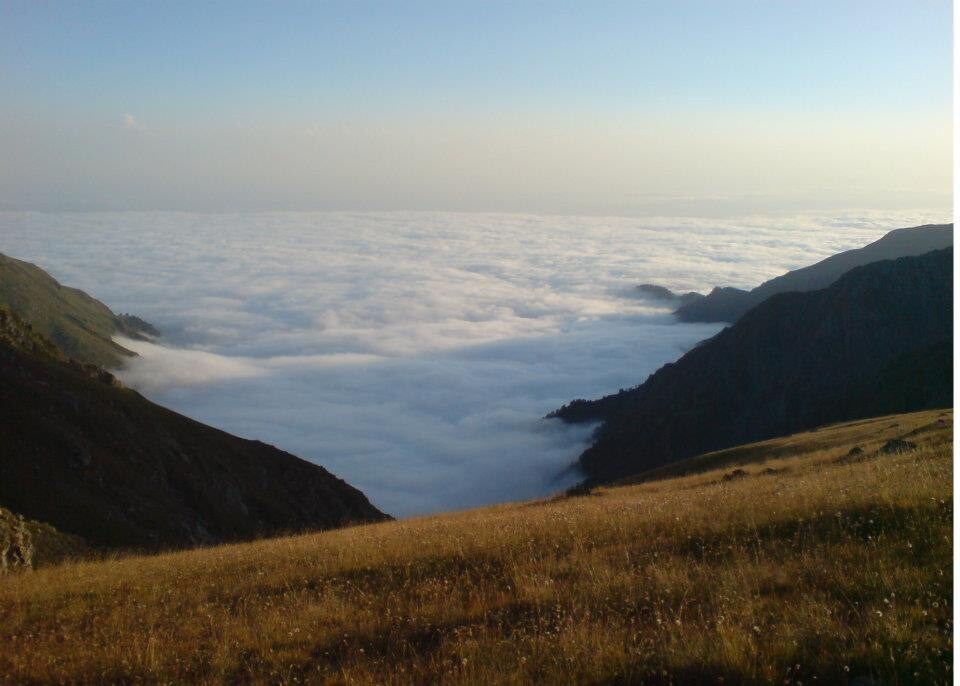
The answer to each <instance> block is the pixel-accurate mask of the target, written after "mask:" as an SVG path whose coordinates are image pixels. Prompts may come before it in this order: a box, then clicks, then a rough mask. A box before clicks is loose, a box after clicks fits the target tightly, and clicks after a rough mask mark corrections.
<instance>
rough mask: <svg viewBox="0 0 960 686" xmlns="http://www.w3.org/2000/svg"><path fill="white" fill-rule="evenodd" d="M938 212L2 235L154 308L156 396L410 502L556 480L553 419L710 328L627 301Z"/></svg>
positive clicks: (360, 217)
mask: <svg viewBox="0 0 960 686" xmlns="http://www.w3.org/2000/svg"><path fill="white" fill-rule="evenodd" d="M934 220H941V221H942V220H943V217H941V216H939V215H938V214H935V213H929V212H913V213H901V214H894V213H884V214H878V213H856V214H850V215H848V216H841V217H836V216H812V215H807V216H797V217H777V218H771V217H752V218H743V219H740V220H736V221H720V220H717V221H713V220H711V221H705V220H694V219H677V218H648V219H622V218H569V217H547V216H532V215H531V216H525V215H495V214H493V215H483V214H446V213H263V214H231V215H224V214H217V215H213V214H186V213H106V214H103V213H86V214H85V213H77V214H41V213H0V251H2V252H5V253H8V254H10V255H13V256H16V257H20V258H23V259H27V260H30V261H34V262H37V263H38V264H40V265H41V266H42V267H44V268H45V269H47V270H48V271H50V272H51V273H52V274H53V275H54V276H55V277H57V278H58V279H60V280H61V281H63V282H65V283H68V284H71V285H75V286H78V287H80V288H83V289H84V290H87V291H88V292H90V293H92V294H93V295H95V296H96V297H98V298H100V299H101V300H103V301H105V302H106V303H107V304H109V305H110V306H111V307H112V308H113V309H114V310H115V311H130V312H134V313H136V314H138V315H140V316H143V317H144V318H146V319H147V320H149V321H151V322H153V323H154V324H156V325H157V326H158V327H159V328H160V329H161V330H162V331H163V332H164V336H163V337H162V338H161V339H160V340H159V341H158V342H157V343H141V342H132V341H124V345H127V346H130V347H133V348H135V349H137V350H138V352H140V353H141V357H140V358H138V359H137V360H135V361H134V362H133V363H132V364H131V365H130V367H129V368H128V369H126V370H125V371H124V372H123V374H122V375H123V378H124V379H125V381H126V382H127V383H128V384H130V385H132V386H134V387H136V388H138V389H140V390H141V391H142V392H143V393H144V394H145V395H147V396H148V397H150V398H152V399H154V400H156V401H157V402H160V403H162V404H164V405H167V406H169V407H172V408H174V409H176V410H178V411H181V412H184V413H185V414H188V415H190V416H192V417H195V418H197V419H200V420H201V421H205V422H207V423H210V424H213V425H215V426H218V427H220V428H223V429H225V430H227V431H231V432H233V433H236V434H239V435H243V436H247V437H251V438H259V439H261V440H264V441H267V442H270V443H274V444H276V445H278V446H280V447H281V448H284V449H286V450H289V451H291V452H294V453H296V454H298V455H301V456H303V457H305V458H307V459H311V460H314V461H316V462H318V463H320V464H323V465H324V466H326V467H327V468H329V469H331V470H332V471H333V472H335V473H336V474H338V475H339V476H341V477H343V478H345V479H347V480H348V481H350V482H351V483H353V484H355V485H357V486H358V487H360V488H361V489H363V490H364V491H365V492H367V494H368V495H369V496H370V497H371V499H372V500H373V501H374V502H375V503H376V504H377V505H378V506H379V507H381V508H382V509H385V510H387V511H389V512H391V513H394V514H399V515H408V514H416V513H424V512H431V511H436V510H442V509H450V508H462V507H471V506H475V505H481V504H486V503H490V502H496V501H502V500H512V499H519V498H529V497H536V496H541V495H544V494H546V493H549V492H552V491H554V490H557V489H559V488H562V487H564V486H566V485H568V484H570V483H572V482H573V481H574V480H575V479H576V476H577V475H576V474H575V473H573V472H569V471H568V472H564V470H565V469H566V468H567V467H568V466H569V465H570V464H571V463H572V462H573V460H574V459H575V458H576V456H577V455H578V454H579V452H580V450H582V448H583V447H584V445H585V443H586V440H587V439H588V430H585V429H583V428H570V427H564V426H562V425H559V424H558V423H556V422H553V421H546V420H543V419H541V417H542V416H543V415H544V413H546V412H548V411H549V410H551V409H553V408H554V407H557V406H558V405H560V404H562V403H564V402H566V401H568V400H570V399H572V398H574V397H589V396H596V395H600V394H603V393H608V392H611V391H615V390H617V389H618V388H620V387H627V386H631V385H634V384H636V383H639V382H640V381H642V380H643V379H644V378H645V377H646V375H647V374H649V373H650V372H652V371H654V370H655V369H656V368H657V367H659V366H660V365H661V364H663V363H665V362H667V361H670V360H672V359H675V358H676V357H678V356H679V355H680V354H682V352H683V351H685V350H687V349H689V348H690V347H691V346H693V345H694V344H695V343H696V342H697V341H699V340H701V339H703V338H704V337H706V336H709V335H711V334H712V333H713V332H715V331H716V330H717V328H718V327H716V326H712V325H685V324H678V323H676V322H675V321H674V320H673V318H672V317H671V316H670V315H669V313H668V311H667V310H666V309H665V308H664V306H663V304H661V303H653V302H649V301H644V300H642V299H639V298H637V297H635V293H634V286H635V285H636V284H638V283H642V282H654V283H660V284H662V285H665V286H668V287H670V288H672V289H674V290H680V291H686V290H694V289H699V290H703V289H705V288H709V287H711V286H713V285H715V284H728V285H735V286H744V287H747V286H753V285H756V284H757V283H759V282H761V281H763V280H764V279H766V278H769V277H771V276H774V275H776V274H779V273H782V272H783V271H786V270H788V269H792V268H796V267H798V266H802V265H805V264H808V263H810V262H812V261H815V260H817V259H820V258H822V257H825V256H827V255H829V254H832V253H834V252H837V251H839V250H843V249H846V248H850V247H855V246H859V245H862V244H865V243H867V242H869V241H870V240H873V239H875V238H878V237H879V236H880V235H882V234H883V233H884V232H885V231H886V230H888V229H890V228H895V227H899V226H909V225H913V224H919V223H923V222H925V221H934Z"/></svg>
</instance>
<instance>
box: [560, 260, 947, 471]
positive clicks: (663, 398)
mask: <svg viewBox="0 0 960 686" xmlns="http://www.w3.org/2000/svg"><path fill="white" fill-rule="evenodd" d="M952 340H953V339H952V248H949V249H944V250H938V251H933V252H930V253H927V254H926V255H924V256H921V257H903V258H900V259H897V260H888V261H881V262H875V263H872V264H870V265H866V266H862V267H857V268H855V269H853V270H851V271H850V272H848V273H847V274H845V275H844V276H843V277H841V279H839V280H837V281H836V282H835V283H834V284H833V285H832V286H830V287H828V288H825V289H822V290H818V291H808V292H795V293H780V294H777V295H774V296H772V297H771V298H769V299H767V300H766V301H764V302H763V303H761V304H760V305H758V306H757V307H754V308H753V309H751V310H750V311H749V312H747V313H746V314H745V315H744V316H743V317H741V319H740V320H738V321H737V322H736V323H735V324H734V325H732V326H730V327H727V328H726V329H724V330H723V331H721V332H720V333H718V334H717V335H716V336H714V337H713V338H711V339H708V340H707V341H704V342H703V343H701V344H700V345H698V346H697V347H696V348H694V349H693V350H691V351H689V352H688V353H687V354H686V355H684V356H683V357H681V358H680V359H679V360H678V361H677V362H674V363H670V364H667V365H664V366H663V367H661V368H660V369H659V370H657V371H656V372H654V373H653V374H652V375H651V376H650V377H649V378H648V379H647V380H646V381H644V382H643V383H642V384H640V385H639V386H636V387H634V388H632V389H629V390H626V391H623V392H621V393H618V394H614V395H610V396H605V397H604V398H600V399H598V400H595V401H586V400H577V401H573V402H572V403H569V404H568V405H566V406H564V407H562V408H560V409H559V410H557V411H555V412H553V413H551V414H550V415H548V416H552V417H558V418H560V419H562V420H564V421H567V422H570V423H577V422H584V421H600V422H602V424H601V426H600V427H599V428H598V429H597V431H596V432H595V440H594V442H593V444H592V445H591V446H590V447H588V448H587V449H586V450H585V451H584V452H583V454H582V455H581V457H580V465H581V467H582V468H583V469H584V470H585V471H586V473H587V474H588V480H590V481H597V482H606V481H611V480H615V479H618V478H623V477H627V476H630V475H631V474H633V473H637V472H639V471H643V470H645V469H651V468H655V467H658V466H660V465H663V464H667V463H670V462H674V461H677V460H680V459H684V458H687V457H692V456H693V455H695V454H699V453H703V452H707V451H710V450H719V449H722V448H725V447H729V446H732V445H737V444H742V443H747V442H751V441H756V440H763V439H765V438H772V437H774V436H777V435H784V434H787V433H791V432H794V431H800V430H804V429H806V428H809V427H810V426H814V425H817V424H823V423H828V422H831V421H841V420H844V419H854V418H857V417H858V416H867V415H868V414H871V413H872V414H883V413H889V412H905V411H911V410H919V409H925V408H929V407H941V406H947V405H950V404H952V386H951V382H952V371H951V370H952Z"/></svg>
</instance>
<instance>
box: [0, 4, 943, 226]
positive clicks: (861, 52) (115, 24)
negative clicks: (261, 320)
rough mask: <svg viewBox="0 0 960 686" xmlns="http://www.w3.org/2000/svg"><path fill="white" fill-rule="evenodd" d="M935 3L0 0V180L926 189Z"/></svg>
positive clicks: (260, 188) (529, 188) (285, 189)
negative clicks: (822, 174) (0, 155)
mask: <svg viewBox="0 0 960 686" xmlns="http://www.w3.org/2000/svg"><path fill="white" fill-rule="evenodd" d="M951 22H952V19H951V4H950V3H949V2H932V1H916V2H878V1H873V2H826V1H823V2H819V1H818V2H812V1H807V2H804V1H795V2H771V1H766V2H760V1H757V2H744V1H737V0H728V1H727V2H684V1H681V0H672V1H670V2H624V3H619V2H618V3H596V2H590V3H559V2H554V3H523V2H503V3H501V2H485V3H480V2H476V3H465V2H404V3H401V2H396V3H386V2H382V3H377V2H327V3H316V2H313V3H239V2H231V3H197V2H191V3H178V2H167V3H128V2H111V3H92V2H87V3H38V2H9V1H6V0H0V99H2V100H3V102H4V106H3V111H2V113H0V146H2V147H3V149H5V150H7V151H8V152H7V154H5V155H4V157H5V158H6V159H5V160H4V164H3V169H0V184H2V186H3V190H2V191H0V203H2V206H10V207H28V206H30V207H32V206H37V207H70V206H77V207H116V208H122V209H132V208H143V209H277V208H290V209H323V208H341V209H342V208H356V209H363V208H371V209H373V208H375V209H394V208H395V209H465V210H469V209H485V210H490V209H493V210H505V211H512V210H523V211H545V212H551V211H556V212H588V213H597V212H599V213H603V212H610V213H624V212H626V213H631V212H643V211H644V210H645V207H644V202H645V201H638V200H637V198H642V197H647V196H656V197H658V198H659V197H663V198H674V199H676V198H691V197H694V198H696V197H701V198H702V197H733V196H738V197H740V196H750V197H764V198H770V197H772V196H782V197H783V199H784V204H785V205H788V206H789V207H785V209H792V208H793V207H794V206H798V204H799V205H802V206H803V207H807V206H809V208H810V209H820V207H819V206H818V203H819V204H820V205H823V206H824V209H826V206H828V205H829V206H835V205H837V204H838V203H839V204H841V205H844V198H845V197H849V198H850V200H849V202H846V203H845V206H853V205H862V204H864V203H866V204H868V205H869V204H871V203H872V204H876V203H877V202H881V203H882V202H892V200H891V197H895V198H897V200H896V202H901V203H910V202H913V203H917V204H918V205H922V204H927V205H929V203H931V202H942V201H943V199H944V198H945V197H948V195H949V186H950V145H951V136H952V127H951V61H952V56H951V55H952V37H951ZM739 150H742V151H743V154H742V155H741V154H739V153H738V151H739ZM813 152H816V153H818V154H820V155H821V159H822V166H823V167H824V168H829V169H830V170H832V171H831V172H830V174H827V175H826V178H819V179H817V178H814V176H815V175H816V174H815V169H816V164H815V160H813V159H808V157H810V156H811V155H812V154H813ZM775 153H776V154H775ZM793 158H796V159H795V162H796V164H795V165H794V170H793V171H790V165H789V162H790V161H791V159H793ZM851 158H860V162H859V166H858V161H857V159H851ZM838 165H839V166H840V167H842V171H841V172H838V171H837V166H838ZM14 167H15V168H16V171H13V168H14ZM765 167H768V168H769V172H770V173H769V174H767V173H765V172H764V169H765ZM893 167H901V168H902V171H901V172H900V173H899V175H898V174H897V173H895V172H894V171H892V169H891V168H893ZM240 169H242V170H243V172H242V173H240V172H239V171H238V170H240ZM258 170H259V171H258ZM658 170H659V171H660V172H663V171H664V170H666V174H665V175H664V173H659V174H658V173H657V172H658ZM664 176H666V177H667V178H666V179H665V178H664ZM818 189H820V190H818ZM824 189H826V190H824ZM845 190H846V191H847V192H846V196H845ZM891 193H892V194H893V195H892V196H891ZM818 198H819V199H818ZM771 202H773V204H775V202H776V201H775V200H774V201H771ZM678 203H679V204H678ZM668 205H669V203H668ZM701 205H702V203H701ZM669 206H670V207H674V206H675V207H676V208H677V209H678V210H684V209H685V208H684V206H683V202H682V201H677V202H674V203H673V204H672V205H669ZM698 206H700V205H698V204H697V203H695V202H694V203H693V204H692V205H691V206H690V208H689V211H692V212H694V213H695V212H696V211H697V207H698ZM738 207H739V205H738ZM647 209H650V208H647ZM652 209H661V208H660V207H659V206H658V207H655V208H652ZM744 209H750V208H749V207H746V206H744Z"/></svg>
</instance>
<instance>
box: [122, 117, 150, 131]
mask: <svg viewBox="0 0 960 686" xmlns="http://www.w3.org/2000/svg"><path fill="white" fill-rule="evenodd" d="M123 126H124V128H127V129H130V130H132V131H146V130H147V127H146V125H144V124H143V122H140V121H138V120H137V118H136V117H134V116H133V115H132V114H129V113H124V115H123Z"/></svg>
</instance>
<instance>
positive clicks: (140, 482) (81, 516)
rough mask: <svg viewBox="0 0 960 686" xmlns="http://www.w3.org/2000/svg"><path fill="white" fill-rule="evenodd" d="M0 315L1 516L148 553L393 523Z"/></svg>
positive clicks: (321, 477) (291, 464)
mask: <svg viewBox="0 0 960 686" xmlns="http://www.w3.org/2000/svg"><path fill="white" fill-rule="evenodd" d="M0 315H2V316H0V504H2V505H3V506H5V507H7V508H9V509H10V510H12V511H13V512H15V513H17V514H19V515H23V516H25V517H27V518H28V519H33V520H38V521H40V522H45V523H48V524H50V525H52V526H54V527H56V528H57V529H58V530H59V531H61V532H64V533H67V534H74V535H77V536H81V537H82V538H83V539H85V540H86V541H88V542H89V543H91V544H93V545H95V546H99V547H133V548H140V549H159V548H167V547H180V546H189V545H195V544H200V543H214V542H220V541H230V540H240V539H249V538H253V537H258V536H266V535H272V534H279V533H284V532H295V531H303V530H316V529H325V528H330V527H336V526H343V525H346V524H353V523H362V522H374V521H380V520H383V519H386V518H387V517H386V515H384V514H383V513H382V512H380V511H379V510H377V509H376V508H375V507H373V506H372V505H371V504H370V503H369V501H368V500H367V498H366V497H365V496H364V495H363V494H362V493H361V492H360V491H358V490H357V489H355V488H353V487H351V486H350V485H349V484H347V483H345V482H344V481H342V480H340V479H338V478H336V477H335V476H333V475H332V474H330V473H329V472H327V471H326V470H325V469H323V468H322V467H319V466H317V465H314V464H311V463H309V462H306V461H304V460H301V459H300V458H298V457H295V456H293V455H290V454H289V453H285V452H283V451H281V450H278V449H277V448H274V447H272V446H269V445H266V444H264V443H260V442H258V441H249V440H244V439H241V438H237V437H236V436H231V435H230V434H227V433H225V432H223V431H218V430H216V429H213V428H211V427H209V426H205V425H203V424H201V423H199V422H196V421H193V420H191V419H188V418H186V417H183V416H181V415H179V414H176V413H175V412H171V411H170V410H167V409H164V408H162V407H160V406H158V405H154V404H153V403H151V402H149V401H147V400H146V399H144V398H143V397H142V396H140V395H139V394H137V393H136V392H134V391H132V390H129V389H125V388H122V387H119V386H118V385H117V384H115V383H113V382H112V381H111V379H112V376H111V375H109V374H106V373H104V372H102V370H98V369H97V368H96V367H92V366H90V365H83V364H80V363H77V362H75V361H71V360H69V359H68V358H66V356H64V355H63V354H62V353H60V352H59V350H58V349H57V348H56V347H55V346H53V345H52V344H51V343H50V342H49V341H48V340H46V339H45V338H44V337H43V336H40V335H38V334H37V333H36V332H34V331H32V330H31V329H30V327H29V326H28V325H26V324H25V323H24V322H23V321H22V320H21V319H20V318H19V317H17V316H16V315H15V314H12V313H10V312H5V313H0Z"/></svg>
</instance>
